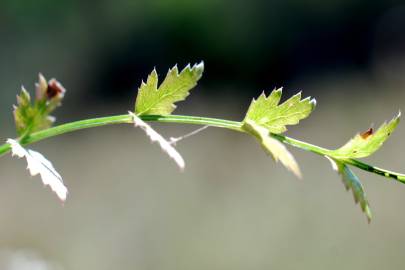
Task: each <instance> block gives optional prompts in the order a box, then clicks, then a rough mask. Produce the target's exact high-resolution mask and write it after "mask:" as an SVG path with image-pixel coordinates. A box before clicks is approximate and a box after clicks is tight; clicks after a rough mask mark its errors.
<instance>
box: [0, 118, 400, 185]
mask: <svg viewBox="0 0 405 270" xmlns="http://www.w3.org/2000/svg"><path fill="white" fill-rule="evenodd" d="M140 118H141V119H142V120H144V121H152V122H160V123H177V124H193V125H204V126H212V127H219V128H226V129H230V130H234V131H238V132H243V133H244V132H245V131H244V130H243V129H242V123H241V122H237V121H229V120H223V119H217V118H208V117H198V116H185V115H167V116H161V115H142V116H140ZM132 123H133V120H132V117H131V116H130V115H128V114H124V115H115V116H107V117H100V118H92V119H86V120H80V121H75V122H71V123H67V124H62V125H59V126H55V127H52V128H49V129H45V130H41V131H38V132H35V133H32V134H30V135H28V136H24V137H23V138H20V143H21V144H23V145H28V144H31V143H35V142H38V141H41V140H44V139H46V138H50V137H54V136H58V135H62V134H65V133H69V132H73V131H77V130H81V129H87V128H93V127H99V126H106V125H112V124H132ZM271 135H272V137H273V138H275V139H277V140H279V141H281V142H283V143H285V144H288V145H291V146H294V147H297V148H300V149H302V150H306V151H309V152H312V153H315V154H318V155H321V156H328V155H329V154H330V151H331V150H329V149H326V148H322V147H319V146H316V145H313V144H310V143H306V142H303V141H299V140H297V139H293V138H290V137H287V136H283V135H279V134H271ZM10 150H11V147H10V145H9V144H7V143H5V144H3V145H0V156H2V155H4V154H6V153H8V152H9V151H10ZM340 161H342V162H344V163H346V164H349V165H352V166H354V167H357V168H359V169H361V170H364V171H367V172H371V173H375V174H378V175H381V176H384V177H388V178H393V179H395V180H397V181H399V182H402V183H405V175H404V174H400V173H396V172H391V171H388V170H385V169H381V168H378V167H375V166H372V165H369V164H366V163H363V162H361V161H359V160H357V159H342V160H340Z"/></svg>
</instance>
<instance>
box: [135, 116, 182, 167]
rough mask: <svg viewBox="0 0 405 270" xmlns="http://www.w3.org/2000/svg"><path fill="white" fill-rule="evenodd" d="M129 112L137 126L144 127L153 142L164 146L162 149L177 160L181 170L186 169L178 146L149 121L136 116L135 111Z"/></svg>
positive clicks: (161, 146)
mask: <svg viewBox="0 0 405 270" xmlns="http://www.w3.org/2000/svg"><path fill="white" fill-rule="evenodd" d="M129 114H130V115H131V116H132V118H133V121H134V124H135V126H136V127H140V128H141V129H143V130H144V131H145V132H146V135H148V136H149V138H150V140H151V141H152V142H158V144H159V145H160V148H162V150H163V151H164V152H165V153H167V154H168V155H169V157H171V158H172V159H173V160H174V161H175V162H176V164H177V166H179V168H180V170H184V166H185V163H184V160H183V158H182V157H181V155H180V154H179V152H177V150H176V148H174V147H173V146H172V144H171V143H170V142H168V141H167V140H166V139H165V138H163V137H162V135H160V134H159V133H157V132H156V131H155V130H154V129H153V128H151V127H150V126H149V125H148V124H147V123H145V122H144V121H142V119H140V118H139V117H138V116H136V114H134V113H133V112H129Z"/></svg>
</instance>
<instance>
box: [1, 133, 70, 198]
mask: <svg viewBox="0 0 405 270" xmlns="http://www.w3.org/2000/svg"><path fill="white" fill-rule="evenodd" d="M7 143H8V144H10V146H11V151H12V155H13V156H14V155H15V156H18V157H19V158H23V157H25V158H26V160H27V164H28V166H27V169H28V170H29V172H30V174H31V175H32V176H34V175H37V174H39V175H40V176H41V179H42V183H44V185H46V186H49V187H50V188H51V189H52V190H53V191H54V192H55V193H56V195H57V196H58V197H59V199H60V200H62V201H65V200H66V197H67V193H68V190H67V188H66V186H65V185H64V184H63V180H62V177H61V176H60V174H59V173H58V172H57V171H56V170H55V168H54V167H53V165H52V163H51V162H50V161H49V160H47V159H46V158H45V157H44V156H43V155H42V154H40V153H38V152H36V151H33V150H30V149H28V150H26V149H25V148H24V147H22V146H21V145H20V144H19V143H18V142H17V141H15V140H13V139H8V140H7Z"/></svg>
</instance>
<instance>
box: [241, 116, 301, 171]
mask: <svg viewBox="0 0 405 270" xmlns="http://www.w3.org/2000/svg"><path fill="white" fill-rule="evenodd" d="M242 128H243V129H244V130H245V131H246V132H248V133H250V134H252V135H253V136H255V137H256V138H257V140H258V141H259V142H260V144H261V145H262V147H263V148H264V150H265V151H266V152H267V153H269V154H270V155H271V156H272V157H273V158H274V160H275V161H276V162H277V161H280V162H281V163H282V164H283V165H284V166H285V167H286V168H287V169H288V170H290V171H291V172H293V173H294V174H295V175H296V176H297V177H298V178H301V171H300V168H299V166H298V164H297V162H296V161H295V158H294V156H293V155H292V154H291V153H290V152H289V151H288V150H287V148H286V147H285V146H284V144H282V143H281V142H279V141H278V140H276V139H274V138H272V137H270V133H269V131H268V130H267V129H266V128H264V127H262V126H259V125H257V124H256V123H255V122H254V121H252V120H246V121H245V122H244V123H243V126H242Z"/></svg>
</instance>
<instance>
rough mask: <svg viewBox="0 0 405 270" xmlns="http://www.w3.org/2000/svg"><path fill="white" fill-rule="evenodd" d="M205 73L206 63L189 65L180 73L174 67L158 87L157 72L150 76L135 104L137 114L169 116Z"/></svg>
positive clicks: (142, 86)
mask: <svg viewBox="0 0 405 270" xmlns="http://www.w3.org/2000/svg"><path fill="white" fill-rule="evenodd" d="M203 71H204V63H203V62H201V63H199V64H195V65H194V66H193V67H190V65H187V66H186V67H185V68H184V69H183V70H182V71H181V72H180V73H179V70H178V68H177V66H174V67H173V68H172V69H170V70H169V72H168V73H167V75H166V78H165V79H164V80H163V82H162V83H161V84H160V86H159V87H158V75H157V73H156V70H153V71H152V73H151V74H150V75H149V76H148V79H147V81H146V83H144V82H142V84H141V86H140V88H139V90H138V96H137V98H136V103H135V113H136V114H137V115H142V114H156V115H168V114H171V113H172V112H173V111H174V109H175V108H176V105H174V103H175V102H178V101H181V100H184V99H185V98H186V97H187V96H188V95H189V94H190V90H191V89H192V88H193V87H194V86H196V84H197V81H198V80H199V79H200V78H201V76H202V73H203Z"/></svg>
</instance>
